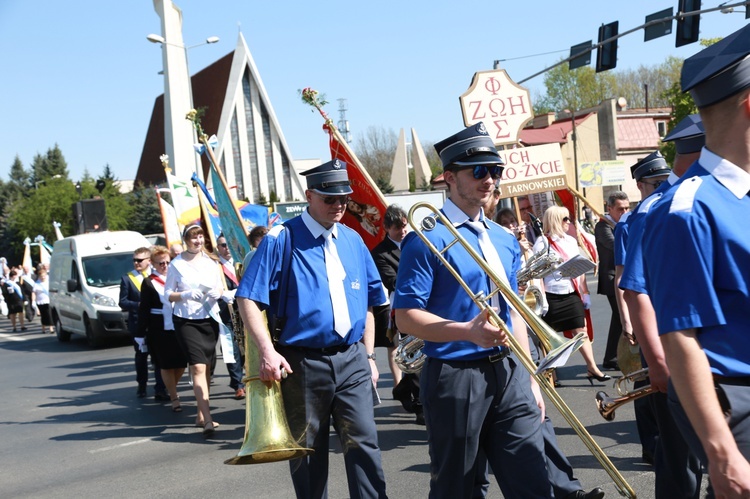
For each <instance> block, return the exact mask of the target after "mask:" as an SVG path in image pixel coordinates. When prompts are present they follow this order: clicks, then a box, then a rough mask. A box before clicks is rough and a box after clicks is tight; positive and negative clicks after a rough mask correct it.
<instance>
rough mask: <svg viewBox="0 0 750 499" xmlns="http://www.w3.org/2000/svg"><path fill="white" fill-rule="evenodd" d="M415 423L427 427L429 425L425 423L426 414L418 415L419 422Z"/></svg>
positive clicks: (419, 413) (420, 413)
mask: <svg viewBox="0 0 750 499" xmlns="http://www.w3.org/2000/svg"><path fill="white" fill-rule="evenodd" d="M414 423H415V424H418V425H420V426H425V425H426V424H427V423H425V421H424V413H423V412H422V411H420V412H418V413H417V420H416V421H415V422H414Z"/></svg>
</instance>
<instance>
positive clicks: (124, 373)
mask: <svg viewBox="0 0 750 499" xmlns="http://www.w3.org/2000/svg"><path fill="white" fill-rule="evenodd" d="M592 289H595V284H594V283H592ZM592 310H593V317H594V324H595V327H596V330H595V331H596V339H595V342H594V351H595V354H596V359H597V361H601V357H602V354H603V349H604V343H605V341H606V338H605V336H606V331H607V325H608V321H609V307H608V304H607V301H606V299H604V297H599V296H595V295H594V296H593V307H592ZM9 325H10V323H9V321H8V320H7V318H5V317H3V318H1V319H0V366H2V384H0V400H2V404H0V428H2V438H1V440H0V441H2V446H1V447H0V497H14V498H22V497H34V498H60V497H76V498H88V497H97V498H98V497H165V498H167V497H169V498H173V497H210V496H220V497H222V498H233V497H238V498H239V497H242V498H248V497H251V498H253V497H259V498H260V497H263V498H290V497H294V492H293V489H292V485H291V481H290V478H289V473H288V463H285V462H282V463H270V464H262V465H252V466H228V465H224V464H223V461H224V460H226V459H228V458H230V457H233V456H234V455H235V454H236V452H237V451H238V450H239V448H240V446H241V443H242V437H243V431H244V422H245V403H244V402H241V401H237V400H234V399H233V398H232V395H233V392H232V391H231V390H230V388H229V386H228V383H229V378H228V377H227V374H226V369H225V367H224V365H223V363H220V364H219V366H218V367H217V372H216V376H215V378H214V384H213V387H212V396H211V406H212V412H213V414H214V417H215V420H216V421H219V422H220V423H221V427H220V428H219V429H218V431H217V432H216V433H215V435H214V436H213V437H211V438H209V439H207V438H204V437H203V435H202V434H201V431H200V429H199V428H195V427H194V426H193V422H194V418H195V401H194V398H193V396H192V389H191V387H190V386H189V385H188V383H187V379H186V378H183V381H182V383H181V385H180V389H181V399H182V402H183V408H184V411H183V412H182V413H173V412H172V411H171V410H170V407H169V404H168V403H166V404H165V403H160V402H154V400H153V398H149V399H143V400H139V399H137V398H136V396H135V392H136V383H135V373H134V367H133V351H132V347H130V346H129V345H123V344H119V345H110V346H108V347H106V348H102V349H98V350H92V349H90V348H89V347H88V346H87V345H86V342H85V339H84V338H83V337H79V336H73V339H72V341H71V342H69V343H59V342H58V341H57V339H56V338H55V337H54V336H53V335H42V334H41V333H40V328H39V322H38V319H36V320H35V322H33V323H32V324H31V326H30V327H29V329H28V330H27V331H25V332H23V333H11V332H10V327H9ZM384 358H385V351H383V352H382V353H380V355H379V358H378V364H379V367H380V369H381V373H382V377H381V382H380V384H379V393H380V396H381V398H382V400H383V402H382V404H381V405H379V406H378V407H376V408H375V418H376V421H377V424H378V430H379V439H380V446H381V449H382V453H383V466H384V472H385V476H386V482H387V486H388V493H389V496H390V497H393V498H413V497H425V496H426V495H427V491H428V484H429V467H428V454H427V440H426V433H425V431H424V427H421V426H417V425H415V424H414V416H413V415H410V414H406V413H404V412H403V410H402V409H401V406H400V404H398V403H397V402H395V401H394V400H392V397H391V388H392V381H391V375H390V373H389V372H388V371H387V366H386V364H385V360H384ZM558 372H559V377H560V379H561V381H562V383H563V387H562V388H560V389H559V392H560V394H561V395H562V397H563V398H564V399H565V401H566V402H567V404H568V405H569V406H570V407H571V409H572V410H573V412H574V413H575V414H576V416H577V417H578V419H580V421H581V422H582V423H583V424H584V425H585V426H586V427H587V429H588V431H589V432H590V433H591V435H593V436H594V438H595V439H596V441H597V442H598V443H599V445H600V446H601V448H602V449H603V450H604V451H605V452H606V453H607V455H608V456H609V457H610V459H611V460H612V462H613V463H614V464H615V466H616V467H617V469H619V470H620V472H621V473H622V474H623V475H624V477H625V478H626V480H627V481H628V482H629V483H630V485H631V486H632V487H633V489H634V490H635V492H636V493H637V495H638V497H643V498H649V497H653V483H654V476H653V472H652V468H651V467H650V466H648V465H646V464H644V463H643V462H642V461H641V448H640V444H639V442H638V437H637V434H636V426H635V422H634V419H633V410H632V404H628V405H627V406H624V407H622V408H620V409H619V410H618V411H617V413H616V420H615V421H614V422H606V421H605V420H604V419H603V418H602V417H601V416H600V415H599V413H598V412H597V410H596V406H595V402H594V397H595V395H596V392H597V391H599V390H605V391H607V392H609V393H610V394H611V393H612V392H613V389H612V383H611V382H607V383H597V382H595V383H594V385H595V386H590V385H589V382H588V381H587V380H586V378H585V374H586V369H585V367H584V365H583V362H582V359H581V356H580V355H579V354H574V356H573V357H572V358H571V360H570V362H569V363H568V365H567V366H565V367H563V368H561V369H559V370H558ZM618 374H619V373H618ZM151 390H152V388H151V387H149V395H150V396H152V395H153V393H152V392H151ZM548 408H549V412H550V415H551V417H552V420H553V422H554V423H555V427H556V430H557V435H558V438H559V441H560V444H561V447H562V448H563V450H564V451H565V452H566V453H567V455H568V457H569V458H570V461H571V462H572V463H573V465H574V467H575V469H576V472H577V476H578V478H580V480H581V482H582V483H583V485H584V487H585V488H586V489H590V488H593V487H595V486H599V487H602V488H604V489H605V490H606V491H607V497H617V495H618V494H617V492H616V490H615V487H614V485H613V483H612V480H611V479H610V478H609V476H608V475H607V473H606V472H605V471H604V470H603V469H602V467H601V466H600V465H599V463H598V462H597V460H596V459H595V458H594V457H593V456H592V455H591V454H590V453H589V452H588V451H587V449H586V448H585V447H584V445H583V443H582V441H581V440H580V439H579V438H578V436H577V435H576V434H575V433H574V432H573V430H571V429H570V427H569V426H568V425H567V424H566V423H565V421H564V420H563V418H562V417H561V416H560V415H559V414H557V413H556V411H555V409H554V408H553V407H552V406H551V404H548ZM332 435H333V436H332V439H331V444H332V448H333V449H334V450H333V451H332V452H331V455H330V463H331V465H330V466H331V469H330V473H329V495H330V497H331V498H344V497H348V492H347V488H346V477H345V474H344V467H343V459H342V457H341V453H340V451H339V450H338V445H337V442H336V437H335V434H333V432H332ZM493 482H494V481H493ZM489 497H491V498H497V497H502V495H501V493H500V491H499V488H498V487H497V485H496V484H495V483H493V484H492V487H491V489H490V493H489Z"/></svg>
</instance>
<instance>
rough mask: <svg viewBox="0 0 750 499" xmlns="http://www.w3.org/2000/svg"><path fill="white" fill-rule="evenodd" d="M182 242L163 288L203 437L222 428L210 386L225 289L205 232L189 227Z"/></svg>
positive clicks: (196, 421) (197, 227) (198, 228)
mask: <svg viewBox="0 0 750 499" xmlns="http://www.w3.org/2000/svg"><path fill="white" fill-rule="evenodd" d="M182 239H183V241H184V243H185V251H183V252H182V253H180V254H179V255H178V256H177V257H176V258H175V259H174V260H172V263H171V265H170V267H169V272H168V273H167V280H166V283H165V285H164V288H165V295H166V296H168V297H169V301H171V302H172V303H173V304H174V309H173V314H174V315H173V320H174V326H175V331H176V332H177V339H178V340H179V341H180V344H181V345H182V348H183V351H184V352H185V354H186V355H187V357H188V363H189V364H190V373H191V375H192V378H193V391H194V392H195V400H196V403H197V405H198V415H197V417H196V419H195V424H196V426H199V427H201V428H203V434H204V435H210V434H211V433H213V432H214V429H215V428H216V427H217V426H219V424H218V423H216V422H215V421H214V420H213V419H212V418H211V411H210V409H209V403H208V399H209V396H208V387H209V384H210V377H211V366H212V365H213V364H214V363H215V362H216V342H217V340H218V338H219V324H218V322H217V320H218V318H219V307H218V306H217V304H216V302H217V301H218V300H219V299H220V298H221V296H222V294H223V291H224V287H223V284H222V281H221V278H222V274H221V269H220V267H219V264H218V262H217V261H216V260H214V259H213V258H212V257H211V256H209V254H208V253H206V252H205V251H204V249H203V243H204V240H203V229H202V228H201V227H200V226H199V225H189V226H187V227H186V228H185V231H184V232H183V235H182Z"/></svg>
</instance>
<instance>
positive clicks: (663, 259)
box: [643, 25, 750, 497]
mask: <svg viewBox="0 0 750 499" xmlns="http://www.w3.org/2000/svg"><path fill="white" fill-rule="evenodd" d="M681 86H682V90H683V91H690V93H691V95H692V97H693V100H694V101H695V103H696V105H697V106H698V110H699V113H700V116H701V119H702V121H703V125H704V127H705V131H706V145H705V147H704V148H703V149H702V151H701V154H700V159H699V160H698V162H697V163H695V164H693V165H692V166H691V167H690V168H689V169H688V171H687V172H686V173H685V175H683V177H682V178H681V179H680V180H679V181H678V183H677V184H676V185H675V186H674V187H673V188H672V189H670V190H669V191H667V192H666V193H665V194H664V195H663V196H662V198H661V200H660V201H659V202H658V203H657V204H656V205H655V206H654V207H653V208H651V212H652V213H651V215H649V216H648V218H647V219H646V227H645V230H644V235H643V254H644V258H643V260H644V268H645V274H646V284H647V286H646V287H647V289H648V291H649V296H650V298H651V301H652V302H653V307H654V310H655V311H656V319H657V324H658V328H659V334H660V335H661V341H662V345H663V347H664V354H665V357H666V361H667V366H668V367H669V374H670V379H669V388H668V398H669V403H670V409H672V412H673V414H674V417H675V420H676V422H677V424H678V425H679V426H680V429H681V430H682V432H683V434H684V436H685V438H686V440H687V441H688V444H689V445H690V447H691V449H692V450H693V451H694V452H695V453H696V454H698V455H699V456H700V457H701V458H706V462H707V464H708V473H709V478H710V483H711V486H712V487H713V492H714V493H715V496H716V497H748V496H750V462H748V459H750V417H748V416H750V336H748V334H747V327H748V326H747V325H748V323H750V288H749V287H748V284H749V282H750V281H748V278H747V277H748V275H750V232H748V230H747V223H746V221H747V220H748V219H749V218H750V197H749V196H748V192H749V191H750V25H748V26H745V27H744V28H742V29H740V30H739V31H736V32H735V33H732V34H731V35H729V36H727V37H726V38H724V39H722V40H721V41H719V42H717V43H716V44H714V45H711V46H710V47H708V48H706V49H704V50H703V51H701V52H699V53H698V54H696V55H694V56H693V57H690V58H689V59H687V60H686V61H685V63H684V65H683V68H682V76H681ZM675 290H678V292H675Z"/></svg>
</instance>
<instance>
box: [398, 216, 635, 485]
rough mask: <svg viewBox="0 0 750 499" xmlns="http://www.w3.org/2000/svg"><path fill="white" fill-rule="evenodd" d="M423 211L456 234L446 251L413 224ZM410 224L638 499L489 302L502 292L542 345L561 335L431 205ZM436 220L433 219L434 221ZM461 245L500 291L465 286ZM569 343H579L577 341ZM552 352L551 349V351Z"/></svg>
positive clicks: (596, 453)
mask: <svg viewBox="0 0 750 499" xmlns="http://www.w3.org/2000/svg"><path fill="white" fill-rule="evenodd" d="M420 208H426V209H428V210H430V211H431V212H432V215H429V217H434V218H435V219H436V220H437V221H439V222H440V223H442V224H443V225H444V226H445V227H446V229H447V230H448V231H449V232H450V233H451V234H452V235H453V237H454V238H455V239H454V240H453V241H451V242H450V243H448V244H447V245H446V246H445V247H444V248H443V249H438V248H437V247H435V245H434V244H433V243H432V242H431V241H430V240H429V239H428V238H427V236H425V235H424V233H423V230H422V227H421V226H418V225H417V224H416V223H415V222H414V215H415V213H416V211H417V210H419V209H420ZM408 221H409V225H411V227H412V229H414V231H415V232H416V233H417V235H418V236H419V238H420V239H421V240H422V242H424V243H425V244H426V245H427V247H428V248H429V249H430V251H431V252H432V253H434V254H435V256H437V257H438V259H439V260H440V262H441V263H442V264H443V265H444V266H445V267H446V269H447V270H448V271H449V272H450V273H451V275H453V277H454V278H455V279H456V280H457V281H458V283H459V284H460V285H461V287H462V288H463V289H464V291H466V293H467V294H468V295H469V296H471V298H472V300H473V301H474V303H475V304H476V306H477V307H479V309H480V310H481V311H483V312H485V313H487V314H488V317H489V319H490V321H491V322H492V323H493V324H494V325H495V326H497V327H498V328H500V329H502V330H503V331H504V332H505V333H506V334H507V337H508V341H509V347H510V350H511V352H513V353H514V354H515V356H516V358H517V359H518V360H519V361H520V362H521V364H522V365H523V367H524V368H525V369H526V370H527V371H529V373H530V374H531V375H532V376H533V377H534V379H536V381H537V383H539V387H540V388H541V390H542V391H543V392H544V393H545V395H547V397H548V398H549V399H550V400H551V401H552V403H553V404H554V405H555V407H556V408H557V409H558V410H559V411H560V414H562V415H563V417H564V418H565V420H566V421H567V422H568V424H569V425H570V426H571V428H573V430H574V431H575V432H576V433H577V434H578V436H579V437H580V438H581V440H582V441H583V443H584V445H586V447H587V448H588V449H589V451H590V452H591V453H592V454H593V455H594V457H595V458H596V459H597V460H598V461H599V463H600V464H601V465H602V467H603V468H604V470H605V471H606V472H607V474H609V476H610V477H611V478H612V480H613V481H614V482H615V486H616V487H617V490H618V491H619V492H620V494H621V495H623V496H625V497H633V498H634V497H636V495H635V492H634V491H633V489H632V488H631V487H630V485H629V484H628V482H627V481H626V480H625V478H624V477H623V476H622V474H621V473H620V472H619V471H618V470H617V468H615V466H614V465H613V464H612V462H611V461H610V460H609V457H607V455H606V454H605V453H604V451H603V450H602V449H601V447H599V445H598V444H597V443H596V441H595V440H594V439H593V438H592V437H591V435H590V434H589V432H588V431H587V430H586V428H585V427H584V426H583V424H581V422H580V421H579V420H578V418H576V416H575V414H573V411H571V410H570V408H569V407H568V405H567V404H566V403H565V401H564V400H563V399H562V397H560V394H558V393H557V391H555V388H554V386H553V385H552V383H550V381H549V379H547V377H545V376H544V375H543V374H542V373H539V374H537V372H536V365H535V364H534V361H533V360H532V359H531V357H530V356H529V354H528V353H527V352H526V351H525V350H524V349H523V348H522V347H521V346H520V344H519V343H518V340H516V338H515V337H514V336H513V333H512V331H511V330H510V328H509V327H508V326H507V324H505V322H504V321H503V320H502V319H501V318H500V316H499V315H498V314H497V312H496V311H495V310H494V309H493V308H492V306H491V305H490V299H491V298H492V297H493V296H494V295H496V294H497V293H502V295H503V297H504V298H505V300H506V301H507V302H508V303H509V304H510V305H511V306H512V307H513V308H515V309H516V310H517V311H518V313H519V314H520V315H521V316H522V317H523V319H524V320H525V321H526V323H527V324H528V326H529V327H530V328H532V329H533V330H534V332H535V333H536V335H537V336H538V337H539V339H540V341H542V342H543V343H545V342H546V343H547V344H550V345H551V342H552V340H551V339H550V338H551V337H553V336H554V337H557V336H558V335H557V334H556V333H555V332H554V331H551V329H550V328H549V326H547V325H546V324H545V323H543V322H542V321H541V320H540V319H539V318H538V317H537V316H536V315H535V314H534V312H533V311H531V310H529V308H528V307H527V306H526V305H525V304H524V303H523V301H522V300H521V299H520V298H519V297H518V295H516V293H515V292H514V291H513V290H512V289H511V288H510V286H508V285H507V284H505V282H503V279H501V278H500V276H499V275H498V274H497V272H496V271H495V269H492V268H491V267H490V266H489V265H488V264H487V262H486V261H485V260H484V258H482V256H480V255H479V254H478V253H477V251H476V250H475V249H474V248H473V247H472V246H471V245H470V244H469V242H468V241H466V239H464V238H463V236H461V234H460V233H459V232H458V230H457V229H456V228H455V227H454V226H453V224H452V223H451V222H450V220H448V219H447V218H446V217H445V215H443V214H442V213H441V212H440V211H439V210H437V209H436V208H435V207H434V206H432V205H431V204H429V203H425V202H420V203H417V204H415V205H414V206H412V208H411V209H410V210H409V216H408ZM434 221H435V220H433V222H434ZM456 243H458V244H460V245H461V246H463V248H464V249H465V250H466V251H467V252H468V253H469V255H470V256H471V257H472V258H473V259H474V260H475V261H476V263H477V264H478V265H479V266H480V267H481V269H482V270H483V271H484V272H485V273H487V274H488V276H489V277H490V279H491V280H492V281H493V282H494V284H495V285H496V287H497V289H495V290H493V291H492V292H491V293H490V294H489V295H484V293H481V292H480V293H476V292H474V291H473V290H471V289H470V288H469V286H468V284H466V282H465V281H464V280H463V278H462V277H461V275H460V274H459V273H458V271H457V270H456V269H455V268H454V267H453V265H451V263H450V262H449V261H448V260H447V259H446V257H445V255H444V254H445V253H446V252H447V251H448V250H449V249H450V248H451V247H453V246H454V244H456ZM579 336H583V333H581V334H580V335H579ZM570 341H576V340H575V338H574V339H573V340H570ZM550 350H552V349H550Z"/></svg>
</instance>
